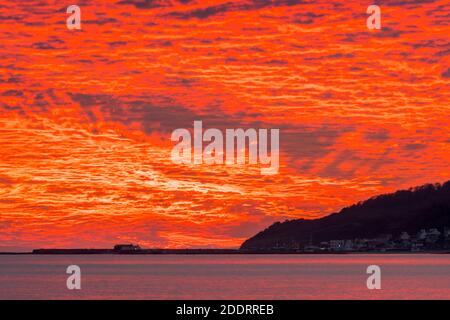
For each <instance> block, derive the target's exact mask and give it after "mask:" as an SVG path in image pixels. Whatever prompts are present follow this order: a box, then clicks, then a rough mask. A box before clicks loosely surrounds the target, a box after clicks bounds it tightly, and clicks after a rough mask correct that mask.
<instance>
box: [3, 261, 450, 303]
mask: <svg viewBox="0 0 450 320" xmlns="http://www.w3.org/2000/svg"><path fill="white" fill-rule="evenodd" d="M72 264H75V265H78V266H80V268H81V272H82V280H81V283H82V284H81V285H82V289H81V290H68V289H67V288H66V279H67V277H68V275H67V274H66V268H67V266H69V265H72ZM372 264H375V265H378V266H380V267H381V270H382V279H381V282H382V284H381V285H382V289H381V290H368V289H367V287H366V280H367V277H368V275H367V274H366V268H367V266H369V265H372ZM0 299H450V255H448V254H447V255H437V254H399V255H386V254H385V255H376V254H371V255H362V254H361V255H359V254H358V255H143V256H137V255H134V256H130V255H39V256H38V255H23V256H13V255H3V256H0Z"/></svg>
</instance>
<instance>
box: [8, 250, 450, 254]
mask: <svg viewBox="0 0 450 320" xmlns="http://www.w3.org/2000/svg"><path fill="white" fill-rule="evenodd" d="M223 254H232V255H255V254H264V255H280V254H290V255H292V254H295V255H361V254H386V255H391V254H410V255H415V254H450V251H448V250H434V251H433V250H428V251H406V250H405V251H326V252H305V251H288V250H286V251H276V250H238V249H141V250H136V251H115V250H112V249H37V250H33V251H30V252H0V255H223Z"/></svg>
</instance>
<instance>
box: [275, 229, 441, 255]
mask: <svg viewBox="0 0 450 320" xmlns="http://www.w3.org/2000/svg"><path fill="white" fill-rule="evenodd" d="M284 248H285V249H294V248H292V247H291V248H287V247H286V246H284ZM274 249H276V248H274ZM278 249H281V246H279V247H278ZM295 249H297V250H299V251H303V252H368V251H375V252H389V251H405V252H425V251H439V250H448V249H450V228H445V229H443V230H441V231H439V230H438V229H437V228H430V229H428V230H425V229H421V230H420V231H419V232H417V233H415V234H408V233H407V232H405V231H403V232H402V233H401V234H400V235H398V236H397V237H393V236H392V235H391V234H381V235H379V236H378V237H376V238H372V239H366V238H363V239H339V240H330V241H325V242H321V243H320V244H318V245H313V244H309V245H306V246H305V247H304V248H303V249H300V247H299V246H298V245H297V247H296V248H295Z"/></svg>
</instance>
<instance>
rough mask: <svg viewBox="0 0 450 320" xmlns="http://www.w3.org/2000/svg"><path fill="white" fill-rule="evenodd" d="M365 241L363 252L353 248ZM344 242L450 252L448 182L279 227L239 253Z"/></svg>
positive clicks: (257, 237)
mask: <svg viewBox="0 0 450 320" xmlns="http://www.w3.org/2000/svg"><path fill="white" fill-rule="evenodd" d="M363 239H365V240H367V241H366V242H367V243H368V244H369V245H368V246H367V247H366V248H364V246H363V244H361V247H358V246H357V245H355V243H357V244H358V245H359V244H360V242H361V241H362V240H363ZM377 240H378V242H384V247H383V245H380V243H377ZM346 241H351V242H350V245H352V246H353V248H352V250H359V249H362V250H367V249H371V250H377V249H384V250H386V249H392V250H404V251H408V250H409V251H425V250H439V249H443V250H446V249H450V181H447V182H446V183H444V184H442V185H441V184H427V185H423V186H420V187H416V188H411V189H409V190H401V191H397V192H395V193H391V194H385V195H380V196H376V197H373V198H370V199H368V200H366V201H363V202H359V203H357V204H355V205H352V206H350V207H347V208H344V209H342V210H341V211H340V212H338V213H333V214H331V215H329V216H326V217H323V218H320V219H314V220H306V219H298V220H287V221H285V222H277V223H274V224H273V225H271V226H270V227H268V228H267V229H265V230H264V231H261V232H259V233H258V234H257V235H255V236H254V237H252V238H250V239H248V240H246V241H245V242H244V243H243V244H242V246H241V250H270V249H272V250H283V249H284V250H294V249H297V250H307V251H308V248H311V251H316V250H322V249H323V250H327V249H328V250H329V249H339V246H342V249H343V250H345V247H344V246H346V243H347V242H346ZM381 251H382V250H381Z"/></svg>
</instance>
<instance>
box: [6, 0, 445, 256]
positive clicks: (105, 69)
mask: <svg viewBox="0 0 450 320" xmlns="http://www.w3.org/2000/svg"><path fill="white" fill-rule="evenodd" d="M94 3H95V4H94ZM375 3H376V4H378V5H379V6H380V7H381V10H382V29H381V30H368V29H367V27H366V18H367V16H368V15H367V14H366V9H367V7H368V6H369V5H370V4H373V3H372V2H371V1H360V0H359V1H343V0H342V1H341V0H339V1H337V0H331V1H322V0H319V1H317V0H305V1H295V0H279V1H275V0H273V1H270V0H267V1H262V0H239V1H233V0H225V1H222V0H217V1H206V0H179V1H152V0H147V1H143V0H140V1H138V0H136V1H133V0H122V1H120V0H116V1H78V2H77V3H76V4H77V5H79V6H80V7H81V12H82V14H81V18H82V21H81V25H82V30H68V29H67V27H66V18H67V17H68V14H66V8H67V6H69V5H71V4H74V3H64V1H56V0H54V1H48V0H47V1H45V0H44V1H5V0H0V30H1V32H0V147H1V148H0V251H8V250H29V249H31V248H37V247H68V248H70V247H97V248H103V247H106V248H109V247H112V246H113V245H114V244H115V243H122V242H125V243H127V242H133V243H139V244H140V245H141V246H143V247H238V246H239V245H240V243H241V242H242V241H243V240H244V239H246V238H248V237H250V236H252V235H254V234H255V233H256V232H258V231H260V230H262V229H264V228H266V227H267V226H269V225H270V224H271V223H273V222H275V221H280V220H285V219H293V218H301V217H303V218H315V217H320V216H324V215H326V214H329V213H332V212H335V211H337V210H339V209H340V208H342V207H343V206H346V205H350V204H352V203H354V202H357V201H360V200H364V199H366V198H368V197H371V196H374V195H377V194H380V193H386V192H391V191H395V190H397V189H400V188H408V187H411V186H415V185H420V184H423V183H427V182H443V181H446V180H448V179H449V176H450V166H449V163H450V130H449V123H450V91H449V87H450V86H449V85H450V81H449V80H450V63H449V62H450V59H449V54H450V36H449V35H450V26H449V25H450V18H449V15H450V4H449V2H448V1H447V0H435V1H433V0H420V1H419V0H416V1H412V0H390V1H387V0H386V1H376V2H375ZM194 120H202V121H203V126H204V128H220V129H225V128H241V127H242V128H279V129H280V140H281V141H280V142H281V146H280V151H281V155H280V163H281V167H280V172H279V174H278V175H274V176H262V175H261V174H260V171H259V169H258V168H255V167H254V166H253V167H252V166H221V165H209V166H208V165H199V166H182V165H175V164H173V163H172V162H171V160H170V152H171V149H172V147H173V146H174V143H172V142H171V141H170V135H171V132H172V131H173V130H174V129H176V128H192V127H193V121H194Z"/></svg>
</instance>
